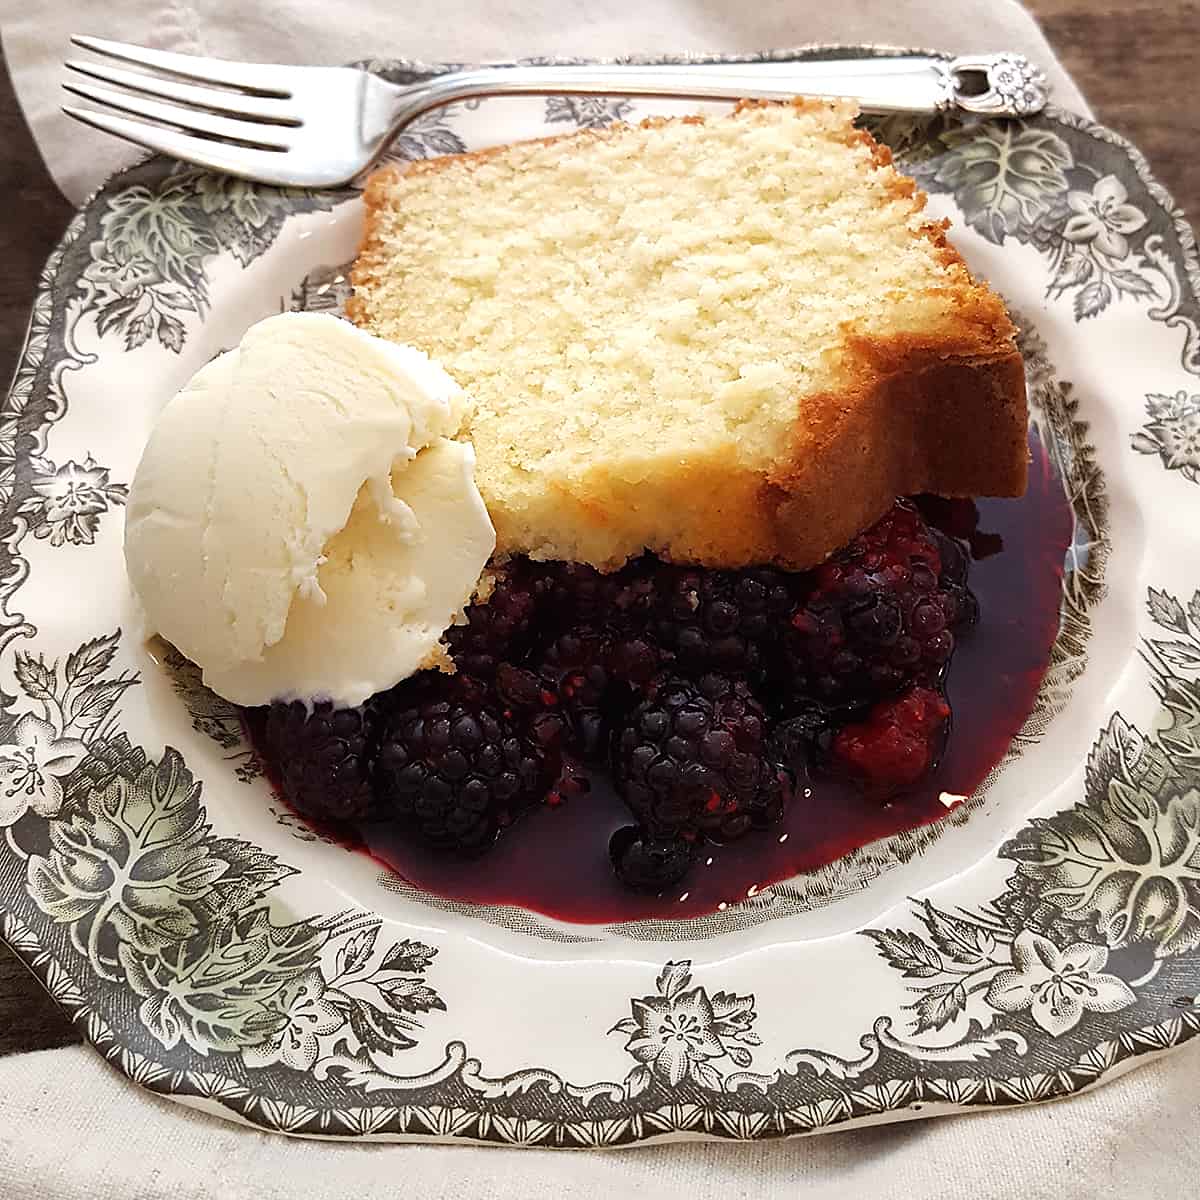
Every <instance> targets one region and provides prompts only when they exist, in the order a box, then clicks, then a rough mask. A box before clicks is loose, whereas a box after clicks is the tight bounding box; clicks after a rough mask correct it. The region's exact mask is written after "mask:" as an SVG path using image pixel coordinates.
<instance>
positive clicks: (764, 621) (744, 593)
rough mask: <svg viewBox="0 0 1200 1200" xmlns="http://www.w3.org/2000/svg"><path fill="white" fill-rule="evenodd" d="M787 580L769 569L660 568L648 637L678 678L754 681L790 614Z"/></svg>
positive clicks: (791, 603)
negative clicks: (722, 677) (672, 661)
mask: <svg viewBox="0 0 1200 1200" xmlns="http://www.w3.org/2000/svg"><path fill="white" fill-rule="evenodd" d="M788 578H789V577H788V576H786V575H784V574H783V573H782V572H780V571H775V570H772V569H771V568H769V567H760V568H754V569H750V570H744V571H715V570H697V569H688V568H682V567H673V566H668V565H664V566H661V567H660V568H659V569H658V571H657V572H656V574H655V577H654V582H655V598H654V608H653V613H652V616H651V619H650V622H649V632H650V634H651V636H652V637H653V638H654V639H655V640H656V641H657V642H658V644H659V645H660V646H661V647H662V648H663V649H664V650H666V651H668V652H670V653H671V654H673V655H674V657H675V669H676V671H678V672H679V673H680V674H683V675H687V676H689V677H692V678H696V677H698V676H700V675H703V674H706V673H707V672H710V671H715V672H717V673H719V674H723V675H736V676H738V677H741V678H747V679H752V680H759V679H761V678H762V677H763V675H764V674H765V669H766V665H767V662H768V661H769V657H770V650H771V647H772V645H773V643H774V642H775V641H776V640H777V639H778V637H779V634H780V631H781V629H782V626H783V624H784V622H785V621H786V619H787V617H788V616H789V615H790V613H791V611H792V608H793V599H792V595H791V591H790V590H789V586H788ZM792 578H793V579H794V578H795V577H792Z"/></svg>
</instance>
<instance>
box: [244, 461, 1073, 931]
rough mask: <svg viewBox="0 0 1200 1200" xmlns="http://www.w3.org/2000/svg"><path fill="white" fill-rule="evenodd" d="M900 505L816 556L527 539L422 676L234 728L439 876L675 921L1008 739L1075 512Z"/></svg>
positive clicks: (960, 788) (286, 771)
mask: <svg viewBox="0 0 1200 1200" xmlns="http://www.w3.org/2000/svg"><path fill="white" fill-rule="evenodd" d="M1030 445H1031V451H1032V454H1033V465H1032V469H1031V471H1030V482H1029V489H1028V491H1027V493H1026V495H1025V496H1024V497H1022V498H1021V499H1019V500H982V501H980V502H979V503H978V505H975V504H973V503H972V502H970V501H945V500H936V499H933V498H925V497H917V498H915V499H913V500H902V501H897V503H896V505H895V506H894V507H893V508H892V510H891V511H890V512H888V513H887V514H886V515H885V516H884V517H883V518H882V519H881V520H880V521H878V522H877V523H876V524H875V525H874V526H872V527H871V528H870V529H868V530H867V531H865V532H864V533H863V534H861V535H859V537H857V538H856V539H855V540H854V541H853V542H852V543H851V544H850V545H849V546H847V547H845V548H844V549H843V550H841V551H839V552H838V553H837V554H835V555H833V556H832V557H831V558H830V559H829V560H828V561H827V562H825V563H823V564H822V565H821V566H819V567H817V568H815V569H813V570H811V571H806V572H796V573H788V572H783V571H779V570H776V569H773V568H752V569H746V570H737V571H733V570H715V569H714V570H709V569H699V568H693V567H681V566H675V565H671V564H668V563H664V562H662V561H660V560H658V559H656V558H654V557H652V556H646V557H644V558H642V559H639V560H638V561H636V562H633V563H630V564H628V565H627V566H626V567H625V568H624V569H623V570H621V571H620V572H617V573H615V574H612V575H601V574H599V573H597V572H596V571H594V570H592V569H591V568H589V567H586V566H582V565H579V564H570V563H534V562H529V561H527V560H524V559H521V560H516V561H513V562H510V563H508V564H505V565H504V566H502V567H500V568H497V570H496V571H495V577H494V581H493V582H494V586H493V589H492V591H491V594H490V596H489V597H488V599H487V601H486V602H485V603H480V604H478V605H475V606H472V607H471V608H469V609H468V610H467V621H466V623H465V624H462V625H459V626H456V627H455V628H453V629H452V630H451V631H450V632H449V634H448V636H447V642H448V645H449V649H450V652H451V655H452V656H453V659H454V662H455V664H456V667H457V670H456V673H454V674H452V675H449V674H442V673H437V672H425V673H423V674H421V675H419V676H417V677H415V678H413V679H410V680H406V681H405V682H403V683H401V684H400V685H398V686H397V687H395V688H393V689H392V690H391V691H389V692H386V693H382V694H380V695H378V696H375V697H373V698H372V699H371V700H370V701H369V702H368V703H367V704H365V705H363V706H362V707H361V708H357V709H353V710H338V709H332V708H330V706H329V705H327V704H318V705H316V706H313V707H311V708H309V707H306V706H303V705H299V704H292V705H284V704H279V705H274V706H272V707H271V708H270V709H266V710H256V711H254V712H251V713H248V714H247V717H248V724H249V726H250V728H251V730H252V732H253V735H254V737H255V740H256V742H257V744H258V746H259V749H260V751H261V753H262V755H263V757H264V759H265V760H266V762H267V764H268V767H269V769H270V770H271V772H272V775H273V777H274V779H275V781H276V786H277V787H278V789H279V790H280V792H281V794H282V795H283V797H284V799H286V800H287V801H288V802H289V803H290V804H291V805H292V806H293V807H294V808H295V809H297V811H299V812H301V813H302V814H303V815H305V816H306V817H308V818H309V819H310V820H312V821H314V822H316V823H318V824H320V825H321V826H322V827H323V828H324V829H326V830H327V831H330V832H332V833H334V834H336V835H337V836H338V837H339V838H340V839H341V840H342V841H343V842H345V843H346V844H347V845H352V846H355V847H359V848H362V849H364V850H366V851H367V852H369V853H370V854H372V855H374V856H375V857H376V858H378V859H379V860H381V861H382V862H384V863H386V864H387V865H388V866H389V867H391V868H392V869H393V870H395V871H396V872H398V873H399V874H400V875H402V876H403V877H404V878H405V879H407V880H409V881H410V882H411V883H413V884H414V885H416V886H418V887H420V888H423V889H425V890H427V891H430V892H434V893H436V894H438V895H441V896H444V897H450V898H454V899H457V900H467V901H473V902H478V903H490V904H515V905H521V906H524V907H526V908H531V909H535V910H537V911H539V912H542V913H545V914H547V915H549V916H552V917H558V918H561V919H563V920H569V921H581V922H609V921H619V920H629V919H637V918H647V917H667V916H670V917H685V916H695V915H699V914H702V913H706V912H712V911H714V910H716V909H718V908H721V907H724V906H726V905H728V904H732V903H736V902H737V901H738V900H741V899H743V898H744V897H746V896H748V895H753V894H755V892H757V891H760V890H762V889H763V888H765V887H767V886H768V885H770V884H772V883H775V882H777V881H779V880H781V879H786V878H789V877H791V876H793V875H795V874H797V873H798V872H802V871H809V870H813V869H815V868H817V867H820V866H823V865H824V864H826V863H829V862H831V861H833V860H834V859H836V858H838V857H840V856H841V855H844V854H846V853H848V852H849V851H851V850H853V849H855V848H857V847H859V846H862V845H864V844H866V843H867V842H871V841H874V840H876V839H878V838H883V837H887V836H889V835H891V834H894V833H898V832H900V831H901V830H905V829H912V828H915V827H917V826H920V825H924V824H928V823H930V822H933V821H936V820H938V819H940V818H942V817H944V816H945V815H946V813H947V811H948V807H951V806H953V805H954V804H955V803H957V802H958V799H959V798H961V797H964V796H967V795H969V794H970V793H971V792H973V791H974V790H975V789H976V788H977V787H978V786H979V785H980V784H981V783H982V781H983V779H984V778H985V776H986V775H987V774H988V772H989V771H990V770H991V769H992V767H993V766H995V764H996V763H997V762H998V761H999V760H1000V758H1001V757H1002V756H1003V754H1004V752H1005V750H1006V749H1007V748H1008V745H1009V743H1010V742H1011V740H1012V738H1013V736H1014V735H1015V734H1016V733H1017V731H1018V730H1019V729H1020V728H1021V725H1022V724H1023V723H1024V721H1025V718H1026V716H1027V715H1028V714H1029V712H1030V710H1031V709H1032V707H1033V704H1034V700H1035V697H1036V695H1037V691H1038V687H1039V685H1040V684H1041V681H1042V677H1043V675H1044V673H1045V670H1046V667H1047V665H1048V662H1049V658H1050V652H1051V648H1052V646H1053V643H1054V639H1055V637H1056V635H1057V632H1058V619H1059V618H1058V613H1059V600H1060V596H1061V584H1062V571H1063V561H1064V556H1065V552H1066V550H1067V547H1068V545H1069V543H1070V540H1071V536H1072V530H1073V518H1072V513H1071V510H1070V507H1069V505H1068V503H1067V500H1066V497H1065V495H1064V492H1063V487H1062V483H1061V481H1060V480H1059V479H1058V478H1057V477H1056V476H1055V475H1054V473H1053V471H1052V470H1051V468H1050V466H1049V463H1048V460H1047V458H1046V456H1045V453H1044V451H1043V450H1042V448H1041V446H1040V443H1038V442H1037V440H1036V439H1031V443H1030Z"/></svg>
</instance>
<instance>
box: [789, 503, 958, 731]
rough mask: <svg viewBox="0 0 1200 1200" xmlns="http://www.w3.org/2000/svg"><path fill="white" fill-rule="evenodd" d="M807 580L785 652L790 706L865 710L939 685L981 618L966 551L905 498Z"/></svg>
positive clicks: (791, 623)
mask: <svg viewBox="0 0 1200 1200" xmlns="http://www.w3.org/2000/svg"><path fill="white" fill-rule="evenodd" d="M939 539H940V540H939ZM943 547H945V549H946V553H947V557H948V561H947V562H946V563H945V564H944V563H943V557H942V552H943ZM951 560H952V561H951ZM811 579H812V585H813V586H812V589H811V591H810V592H809V594H808V595H807V596H806V597H805V599H804V601H803V603H802V604H800V605H799V607H798V608H797V609H796V611H795V613H794V615H793V616H792V619H791V621H790V627H789V628H788V630H787V632H786V634H785V635H784V638H783V642H782V647H781V650H782V654H781V657H780V662H781V663H782V665H783V667H784V670H785V672H786V677H785V678H784V679H783V680H781V681H780V682H781V685H782V690H783V692H784V693H785V695H788V696H790V697H791V698H792V699H793V700H794V699H796V698H798V697H804V698H811V699H815V700H817V701H819V702H820V703H822V704H824V705H827V706H831V707H834V708H837V707H842V706H849V707H855V706H859V707H861V706H862V705H864V704H869V703H872V702H874V701H876V700H878V699H880V698H882V697H884V696H887V695H891V694H894V693H896V692H898V691H900V690H901V689H903V688H904V687H906V686H908V685H909V684H911V683H913V682H914V681H917V680H923V681H927V682H931V683H935V682H936V681H937V680H939V679H940V678H941V676H942V673H943V672H944V670H945V667H946V664H947V663H948V662H949V660H950V655H951V654H952V653H953V650H954V634H953V632H952V630H953V628H954V627H955V626H956V625H959V624H960V623H962V622H963V621H966V620H971V619H973V618H974V615H975V606H974V598H973V597H971V595H970V592H969V591H968V590H967V588H966V582H965V580H966V561H965V557H964V556H963V555H962V552H961V550H959V549H958V547H957V545H956V544H955V543H953V542H951V541H950V540H949V539H946V538H944V537H941V535H937V534H935V532H934V531H933V530H931V529H930V528H929V527H928V526H927V525H926V524H925V522H924V521H923V520H922V519H921V516H920V514H919V513H918V512H917V510H916V509H915V508H913V506H912V505H910V504H908V503H907V502H906V501H897V503H896V504H895V506H894V507H893V508H892V509H891V511H890V512H888V513H887V514H886V515H885V516H884V517H883V518H882V519H881V520H880V521H878V522H876V524H875V525H873V526H872V527H871V528H870V529H868V530H867V531H866V532H865V533H862V534H860V535H859V536H858V537H857V538H855V539H854V541H853V542H851V543H850V545H849V546H847V547H846V548H845V549H844V550H840V551H838V553H837V554H835V555H834V556H833V557H832V558H831V559H829V561H828V562H826V563H823V564H822V565H821V566H820V567H818V568H816V570H815V571H813V572H811Z"/></svg>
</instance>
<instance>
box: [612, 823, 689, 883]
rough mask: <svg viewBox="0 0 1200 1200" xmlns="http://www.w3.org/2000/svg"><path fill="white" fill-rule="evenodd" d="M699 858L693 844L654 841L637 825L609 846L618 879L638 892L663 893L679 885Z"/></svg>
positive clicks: (616, 836)
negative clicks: (696, 858)
mask: <svg viewBox="0 0 1200 1200" xmlns="http://www.w3.org/2000/svg"><path fill="white" fill-rule="evenodd" d="M695 854H696V851H695V847H694V845H693V843H691V842H688V841H686V840H684V839H683V838H658V839H655V838H650V837H647V836H646V834H645V832H644V831H643V830H641V829H639V828H638V827H637V826H636V825H626V826H624V827H623V828H621V829H618V830H617V832H616V833H614V834H613V835H612V839H611V841H610V842H609V844H608V856H609V858H610V859H611V860H612V865H613V870H614V871H616V873H617V878H618V879H620V880H621V882H622V883H623V884H625V886H626V887H629V888H632V889H633V890H634V891H638V892H661V891H662V890H663V889H664V888H668V887H670V886H671V885H672V884H673V883H678V882H679V881H680V880H681V879H682V878H683V877H684V876H685V875H686V874H687V873H688V871H689V870H691V867H692V862H693V860H694V858H695Z"/></svg>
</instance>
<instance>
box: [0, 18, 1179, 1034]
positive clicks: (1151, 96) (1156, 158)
mask: <svg viewBox="0 0 1200 1200" xmlns="http://www.w3.org/2000/svg"><path fill="white" fill-rule="evenodd" d="M1028 6H1029V7H1030V8H1031V9H1032V10H1033V12H1034V13H1035V15H1036V16H1037V17H1038V19H1039V20H1040V21H1041V22H1042V25H1043V27H1044V28H1045V30H1046V33H1047V35H1048V36H1049V39H1050V41H1051V43H1052V44H1053V45H1054V47H1055V49H1056V50H1057V51H1058V53H1059V54H1060V55H1061V57H1062V60H1063V62H1064V64H1065V65H1066V67H1067V69H1068V70H1069V71H1070V72H1071V74H1072V75H1074V77H1075V79H1076V80H1077V81H1078V83H1079V85H1080V87H1081V89H1082V90H1083V92H1084V94H1085V95H1086V96H1087V97H1088V99H1089V101H1090V102H1091V104H1092V106H1093V108H1094V109H1095V111H1096V114H1097V116H1098V118H1099V119H1100V120H1101V121H1103V122H1104V123H1105V124H1106V125H1111V126H1112V127H1113V128H1115V129H1117V130H1118V131H1120V132H1121V133H1123V134H1125V136H1126V137H1128V138H1130V140H1132V141H1133V142H1134V143H1135V144H1137V145H1138V146H1139V147H1140V148H1141V150H1142V151H1143V153H1144V154H1145V155H1146V156H1147V157H1148V158H1149V160H1150V162H1151V164H1152V165H1153V167H1154V170H1155V172H1156V174H1157V175H1158V177H1159V179H1160V180H1161V181H1162V182H1163V183H1164V184H1165V185H1166V186H1167V188H1168V189H1169V190H1170V191H1171V192H1172V194H1173V195H1174V197H1175V200H1176V202H1177V203H1178V204H1179V205H1180V206H1181V207H1182V208H1183V209H1184V210H1185V211H1186V212H1188V213H1191V214H1195V213H1197V212H1200V152H1198V151H1197V141H1198V139H1200V92H1198V91H1197V89H1196V88H1195V87H1194V86H1193V85H1192V83H1191V82H1189V81H1190V80H1191V79H1192V78H1193V76H1194V75H1195V74H1196V70H1197V66H1200V33H1198V31H1200V0H1121V2H1120V3H1112V2H1107V0H1106V2H1103V3H1097V2H1095V0H1028ZM0 180H4V181H5V183H6V185H7V187H6V195H5V202H6V211H5V214H4V217H3V219H2V221H0V264H3V269H2V270H0V370H4V372H5V374H7V371H8V370H9V369H11V367H12V365H14V364H15V361H16V355H17V352H18V350H19V348H20V345H21V342H22V340H23V338H24V334H25V324H26V320H27V318H28V314H29V304H30V300H31V298H32V295H33V289H34V285H35V283H36V281H37V276H38V272H39V271H40V270H41V267H42V263H43V262H44V261H45V258H46V256H47V255H48V254H49V252H50V250H51V248H52V246H53V245H54V242H55V241H56V240H57V238H58V236H59V234H60V233H61V232H62V230H63V228H64V226H65V225H66V223H67V220H68V218H69V216H70V212H71V209H70V206H69V205H68V204H67V202H66V201H65V200H64V199H63V198H62V196H61V195H60V194H59V192H58V191H57V189H56V188H55V187H54V184H53V183H52V182H51V180H50V177H49V175H48V174H47V173H46V170H45V167H44V165H43V164H42V161H41V159H40V157H39V156H38V153H37V150H36V148H35V146H34V144H33V141H32V139H31V138H30V136H29V133H28V131H27V129H26V128H25V124H24V121H23V120H22V118H21V114H20V110H19V109H18V107H17V102H16V99H15V98H14V96H13V93H12V87H11V84H10V82H9V79H8V73H7V69H6V68H5V66H4V64H3V59H2V58H0ZM76 1040H78V1039H77V1037H76V1035H75V1031H74V1029H73V1028H72V1027H71V1026H70V1025H69V1024H68V1023H67V1022H66V1020H65V1019H64V1018H63V1016H62V1015H61V1014H60V1013H59V1011H58V1010H57V1008H55V1007H54V1005H53V1004H52V1003H51V1002H50V1001H49V1000H48V998H47V997H46V995H45V994H44V993H43V992H42V990H41V989H40V988H39V987H38V985H37V984H36V983H35V982H34V980H33V979H32V977H31V976H30V975H29V974H28V973H27V972H26V971H25V969H24V968H23V967H22V966H21V965H20V964H19V963H18V962H17V961H16V960H15V959H14V958H13V957H12V956H11V955H10V954H9V953H8V951H7V950H4V949H3V948H0V1054H6V1053H12V1052H14V1051H19V1050H34V1049H43V1048H46V1047H50V1046H58V1045H63V1044H65V1043H67V1042H72V1041H76Z"/></svg>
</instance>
